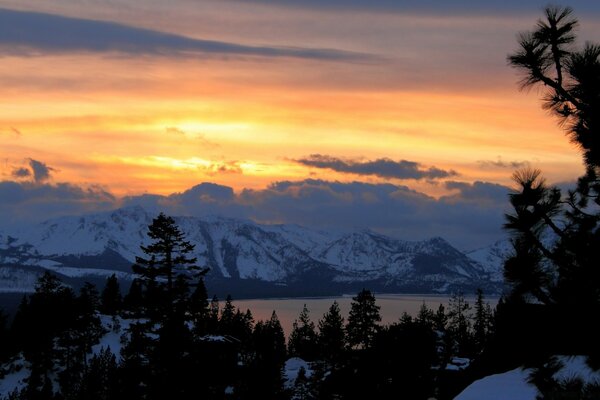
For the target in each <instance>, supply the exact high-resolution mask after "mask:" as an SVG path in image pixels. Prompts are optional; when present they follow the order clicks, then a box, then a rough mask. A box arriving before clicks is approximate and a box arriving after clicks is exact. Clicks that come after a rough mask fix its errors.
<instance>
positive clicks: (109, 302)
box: [100, 274, 123, 315]
mask: <svg viewBox="0 0 600 400" xmlns="http://www.w3.org/2000/svg"><path fill="white" fill-rule="evenodd" d="M100 300H101V301H100V312H101V313H102V314H106V315H116V314H117V313H118V312H119V311H121V307H122V305H123V296H121V287H120V286H119V280H118V279H117V276H116V275H115V274H112V275H111V276H109V277H108V278H107V279H106V284H105V285H104V289H103V290H102V294H101V295H100Z"/></svg>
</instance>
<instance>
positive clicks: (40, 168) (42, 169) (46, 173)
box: [29, 158, 54, 183]
mask: <svg viewBox="0 0 600 400" xmlns="http://www.w3.org/2000/svg"><path fill="white" fill-rule="evenodd" d="M29 167H31V172H32V174H33V180H34V181H35V182H37V183H41V182H45V181H47V180H48V179H50V172H51V171H54V168H51V167H49V166H48V165H47V164H46V163H43V162H41V161H38V160H34V159H33V158H30V159H29Z"/></svg>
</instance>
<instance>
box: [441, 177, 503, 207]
mask: <svg viewBox="0 0 600 400" xmlns="http://www.w3.org/2000/svg"><path fill="white" fill-rule="evenodd" d="M444 186H445V187H446V189H450V190H456V191H457V193H456V194H453V195H449V196H444V197H442V198H441V199H440V201H443V202H451V203H452V202H454V203H456V202H460V203H468V204H472V203H476V204H488V205H490V206H497V207H500V208H502V207H503V206H506V205H507V204H508V193H509V192H510V191H511V189H510V188H509V187H507V186H503V185H499V184H497V183H490V182H481V181H476V182H473V183H468V182H456V181H449V182H445V183H444Z"/></svg>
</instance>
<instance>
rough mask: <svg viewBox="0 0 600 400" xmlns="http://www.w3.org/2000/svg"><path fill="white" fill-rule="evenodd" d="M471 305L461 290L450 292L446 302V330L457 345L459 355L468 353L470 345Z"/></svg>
mask: <svg viewBox="0 0 600 400" xmlns="http://www.w3.org/2000/svg"><path fill="white" fill-rule="evenodd" d="M470 312H471V305H470V304H469V302H468V301H467V300H466V299H465V297H464V295H463V293H462V292H456V293H454V294H452V297H451V298H450V301H449V304H448V330H449V331H450V333H451V334H452V337H453V338H454V340H455V341H456V344H457V345H458V353H459V354H460V355H468V353H469V351H470V347H471V313H470Z"/></svg>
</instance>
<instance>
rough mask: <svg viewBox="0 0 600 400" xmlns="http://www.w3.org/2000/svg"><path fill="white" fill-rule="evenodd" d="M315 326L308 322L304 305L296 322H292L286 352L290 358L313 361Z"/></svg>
mask: <svg viewBox="0 0 600 400" xmlns="http://www.w3.org/2000/svg"><path fill="white" fill-rule="evenodd" d="M316 339H317V333H316V332H315V324H314V322H312V321H311V320H310V316H309V311H308V308H307V307H306V304H304V306H303V307H302V311H301V312H300V315H299V316H298V319H297V320H294V323H293V326H292V332H291V333H290V337H289V343H288V352H289V354H290V356H295V357H300V358H302V359H304V360H307V361H312V360H314V358H315V356H316V352H317V348H316V344H317V343H316V341H317V340H316Z"/></svg>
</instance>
